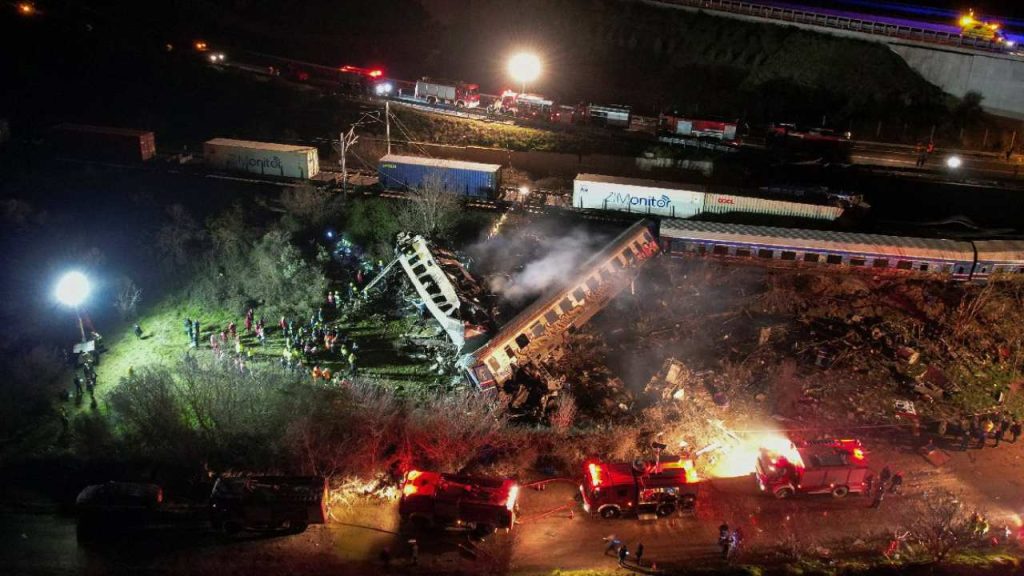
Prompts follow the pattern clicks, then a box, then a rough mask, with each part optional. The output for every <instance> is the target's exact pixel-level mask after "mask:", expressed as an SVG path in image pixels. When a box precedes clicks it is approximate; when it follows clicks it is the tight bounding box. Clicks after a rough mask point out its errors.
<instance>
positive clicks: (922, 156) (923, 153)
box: [914, 140, 935, 168]
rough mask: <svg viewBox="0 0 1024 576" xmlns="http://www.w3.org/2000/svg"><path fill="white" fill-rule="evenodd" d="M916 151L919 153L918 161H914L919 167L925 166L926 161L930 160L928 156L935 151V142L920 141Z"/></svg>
mask: <svg viewBox="0 0 1024 576" xmlns="http://www.w3.org/2000/svg"><path fill="white" fill-rule="evenodd" d="M914 152H916V153H917V162H915V163H914V165H915V166H917V167H918V168H922V167H924V165H925V163H927V162H928V158H930V157H931V155H932V153H933V152H935V142H932V141H930V140H929V141H928V144H924V143H922V142H918V143H917V146H915V147H914Z"/></svg>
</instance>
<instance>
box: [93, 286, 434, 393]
mask: <svg viewBox="0 0 1024 576" xmlns="http://www.w3.org/2000/svg"><path fill="white" fill-rule="evenodd" d="M349 316H355V315H349ZM256 317H257V318H259V313H258V311H257V313H256ZM185 318H190V319H193V320H195V319H198V320H199V321H200V322H201V331H202V334H201V337H200V339H199V347H198V348H191V347H190V346H189V344H188V336H187V335H186V332H185V324H184V322H185ZM324 320H325V324H326V325H327V326H329V327H336V328H338V329H339V330H340V331H341V332H342V333H343V334H345V335H347V336H349V337H350V338H351V339H352V340H354V341H355V342H357V343H358V345H359V351H358V352H357V358H356V363H357V366H358V369H359V372H358V374H359V376H360V377H363V378H369V379H373V380H375V381H377V382H379V383H380V384H381V385H386V386H394V387H404V386H408V385H430V384H432V383H434V381H435V375H434V374H433V373H431V372H430V371H429V370H428V369H427V365H426V364H427V363H425V362H424V361H422V360H419V359H417V358H415V357H412V356H410V355H408V354H401V353H398V352H397V351H396V350H397V349H396V344H397V343H398V342H399V341H400V339H401V338H402V337H403V336H404V335H406V334H410V333H412V332H414V331H415V328H416V326H415V325H416V322H415V319H414V318H408V317H406V318H401V319H386V318H384V317H382V316H381V315H366V316H361V317H360V318H358V319H351V320H349V319H348V318H344V317H342V314H340V313H339V312H338V311H335V310H329V309H327V308H326V307H325V309H324ZM232 321H234V322H236V323H237V324H238V331H239V336H240V341H241V343H242V346H243V347H244V353H245V355H246V358H247V359H246V361H247V362H259V363H263V362H274V363H277V362H280V360H281V358H282V353H283V351H284V334H283V333H282V331H281V329H280V328H279V327H278V319H277V318H266V324H267V340H266V344H265V345H260V343H259V341H258V339H257V338H256V336H255V334H254V333H252V334H246V333H245V327H244V314H241V313H240V314H232V313H230V312H228V311H226V310H209V309H203V308H200V307H197V306H195V305H194V304H191V303H189V302H187V301H186V300H185V299H183V298H181V297H169V298H166V299H165V300H163V301H162V302H160V303H158V304H156V305H155V306H153V308H152V309H150V310H148V311H147V312H146V313H144V314H143V315H142V317H141V318H140V319H139V321H138V324H139V325H140V326H141V327H142V329H143V335H142V338H137V337H136V336H135V334H134V332H133V326H134V325H133V324H126V325H124V326H123V327H121V329H120V330H118V331H116V333H115V334H113V335H112V336H110V337H107V338H106V342H105V347H106V349H105V351H104V352H102V353H101V356H100V363H99V366H98V368H97V381H98V384H97V388H96V398H97V401H98V403H99V405H100V409H101V410H105V403H104V402H103V400H104V399H105V398H106V397H107V395H108V394H109V393H110V392H111V390H113V389H114V387H115V386H117V384H118V382H120V381H121V379H122V378H124V377H126V376H127V375H128V374H129V373H130V371H131V370H133V369H137V368H140V367H142V366H153V365H171V364H174V363H176V362H177V361H178V360H180V359H181V358H182V357H183V356H184V355H186V354H196V355H208V356H212V355H213V351H212V349H211V348H210V335H211V334H217V335H219V334H220V332H221V331H222V330H225V331H226V330H227V325H228V324H229V323H230V322H232ZM298 323H299V321H298V320H296V325H298ZM221 348H222V350H224V351H225V361H230V359H233V358H234V357H235V349H234V343H233V342H232V341H231V339H230V338H229V339H228V344H227V345H222V347H221ZM308 365H309V368H312V366H313V365H319V366H320V367H321V368H329V369H330V370H331V372H332V373H333V374H339V375H344V374H348V371H349V364H348V361H347V360H345V359H343V358H342V357H341V355H340V353H339V352H338V351H337V349H336V350H335V351H334V353H333V354H331V353H321V354H319V355H317V356H316V357H315V358H314V359H312V360H311V361H310V362H309V363H308ZM83 406H85V405H84V404H83Z"/></svg>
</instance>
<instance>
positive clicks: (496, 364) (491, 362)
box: [487, 356, 501, 372]
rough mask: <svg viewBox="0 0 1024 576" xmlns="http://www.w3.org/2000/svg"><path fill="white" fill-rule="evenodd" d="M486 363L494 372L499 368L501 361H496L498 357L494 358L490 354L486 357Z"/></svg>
mask: <svg viewBox="0 0 1024 576" xmlns="http://www.w3.org/2000/svg"><path fill="white" fill-rule="evenodd" d="M487 365H488V366H490V367H491V370H493V371H495V372H497V371H498V370H501V362H498V359H497V358H495V357H494V356H491V357H490V358H488V359H487Z"/></svg>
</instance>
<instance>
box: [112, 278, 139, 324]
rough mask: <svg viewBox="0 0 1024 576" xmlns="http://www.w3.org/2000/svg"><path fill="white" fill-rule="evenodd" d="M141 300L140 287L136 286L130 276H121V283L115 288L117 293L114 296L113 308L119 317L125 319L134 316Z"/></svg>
mask: <svg viewBox="0 0 1024 576" xmlns="http://www.w3.org/2000/svg"><path fill="white" fill-rule="evenodd" d="M141 301H142V288H139V287H138V286H136V285H135V282H133V281H132V279H131V278H128V277H124V278H121V283H120V285H119V286H118V288H117V295H116V296H115V297H114V308H116V309H117V313H118V314H120V315H121V319H122V320H127V319H129V318H131V317H132V316H135V313H136V311H137V310H138V307H139V302H141Z"/></svg>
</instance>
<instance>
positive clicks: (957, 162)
mask: <svg viewBox="0 0 1024 576" xmlns="http://www.w3.org/2000/svg"><path fill="white" fill-rule="evenodd" d="M962 165H963V160H961V159H960V157H959V156H950V157H949V158H946V167H947V168H949V169H951V170H956V169H957V168H959V167H960V166H962Z"/></svg>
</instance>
